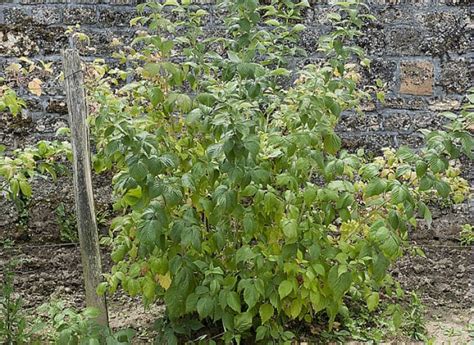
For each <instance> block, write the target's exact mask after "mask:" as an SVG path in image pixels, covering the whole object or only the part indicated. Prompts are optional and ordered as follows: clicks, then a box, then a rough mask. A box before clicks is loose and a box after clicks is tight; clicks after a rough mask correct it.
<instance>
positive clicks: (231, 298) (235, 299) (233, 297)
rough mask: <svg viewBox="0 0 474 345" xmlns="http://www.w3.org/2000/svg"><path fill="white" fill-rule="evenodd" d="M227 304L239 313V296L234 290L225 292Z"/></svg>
mask: <svg viewBox="0 0 474 345" xmlns="http://www.w3.org/2000/svg"><path fill="white" fill-rule="evenodd" d="M227 305H228V306H229V307H231V309H232V310H234V311H235V312H237V313H240V308H241V306H240V297H239V294H238V293H237V292H235V291H230V292H229V293H228V294H227Z"/></svg>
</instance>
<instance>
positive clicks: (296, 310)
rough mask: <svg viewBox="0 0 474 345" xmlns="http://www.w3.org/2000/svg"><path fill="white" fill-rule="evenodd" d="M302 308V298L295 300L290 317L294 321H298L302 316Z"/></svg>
mask: <svg viewBox="0 0 474 345" xmlns="http://www.w3.org/2000/svg"><path fill="white" fill-rule="evenodd" d="M302 307H303V305H302V303H301V299H300V298H297V299H294V300H293V301H292V302H291V307H290V316H291V317H292V318H293V319H296V318H297V317H298V315H300V313H301V309H302Z"/></svg>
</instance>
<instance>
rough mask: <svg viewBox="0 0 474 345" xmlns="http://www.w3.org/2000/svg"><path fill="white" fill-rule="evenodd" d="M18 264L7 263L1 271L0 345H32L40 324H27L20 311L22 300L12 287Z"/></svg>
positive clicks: (13, 262)
mask: <svg viewBox="0 0 474 345" xmlns="http://www.w3.org/2000/svg"><path fill="white" fill-rule="evenodd" d="M19 263H20V262H19V261H18V260H12V261H9V262H8V263H7V264H6V265H5V268H4V271H3V284H2V296H0V343H2V344H5V345H13V344H33V343H35V341H34V339H33V335H34V334H36V333H37V332H38V331H39V330H40V329H41V328H42V326H43V325H42V324H41V323H39V322H37V321H34V322H32V323H30V324H28V319H27V315H26V313H25V312H24V310H23V309H22V306H23V300H22V298H21V297H19V296H16V294H15V289H14V285H13V279H14V269H15V267H17V265H18V264H19Z"/></svg>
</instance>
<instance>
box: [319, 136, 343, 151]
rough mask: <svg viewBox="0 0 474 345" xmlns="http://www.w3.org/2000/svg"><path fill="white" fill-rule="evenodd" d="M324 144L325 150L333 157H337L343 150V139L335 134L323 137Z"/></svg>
mask: <svg viewBox="0 0 474 345" xmlns="http://www.w3.org/2000/svg"><path fill="white" fill-rule="evenodd" d="M323 142H324V149H325V150H326V151H327V152H329V153H330V154H332V155H335V154H336V153H337V152H338V151H339V149H340V148H341V138H339V136H338V135H337V134H336V133H334V132H331V133H329V134H326V135H325V136H324V137H323Z"/></svg>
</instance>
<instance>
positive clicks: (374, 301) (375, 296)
mask: <svg viewBox="0 0 474 345" xmlns="http://www.w3.org/2000/svg"><path fill="white" fill-rule="evenodd" d="M379 299H380V296H379V293H378V292H372V293H371V294H370V295H369V297H367V308H368V309H369V311H374V310H375V309H376V308H377V306H378V305H379Z"/></svg>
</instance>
